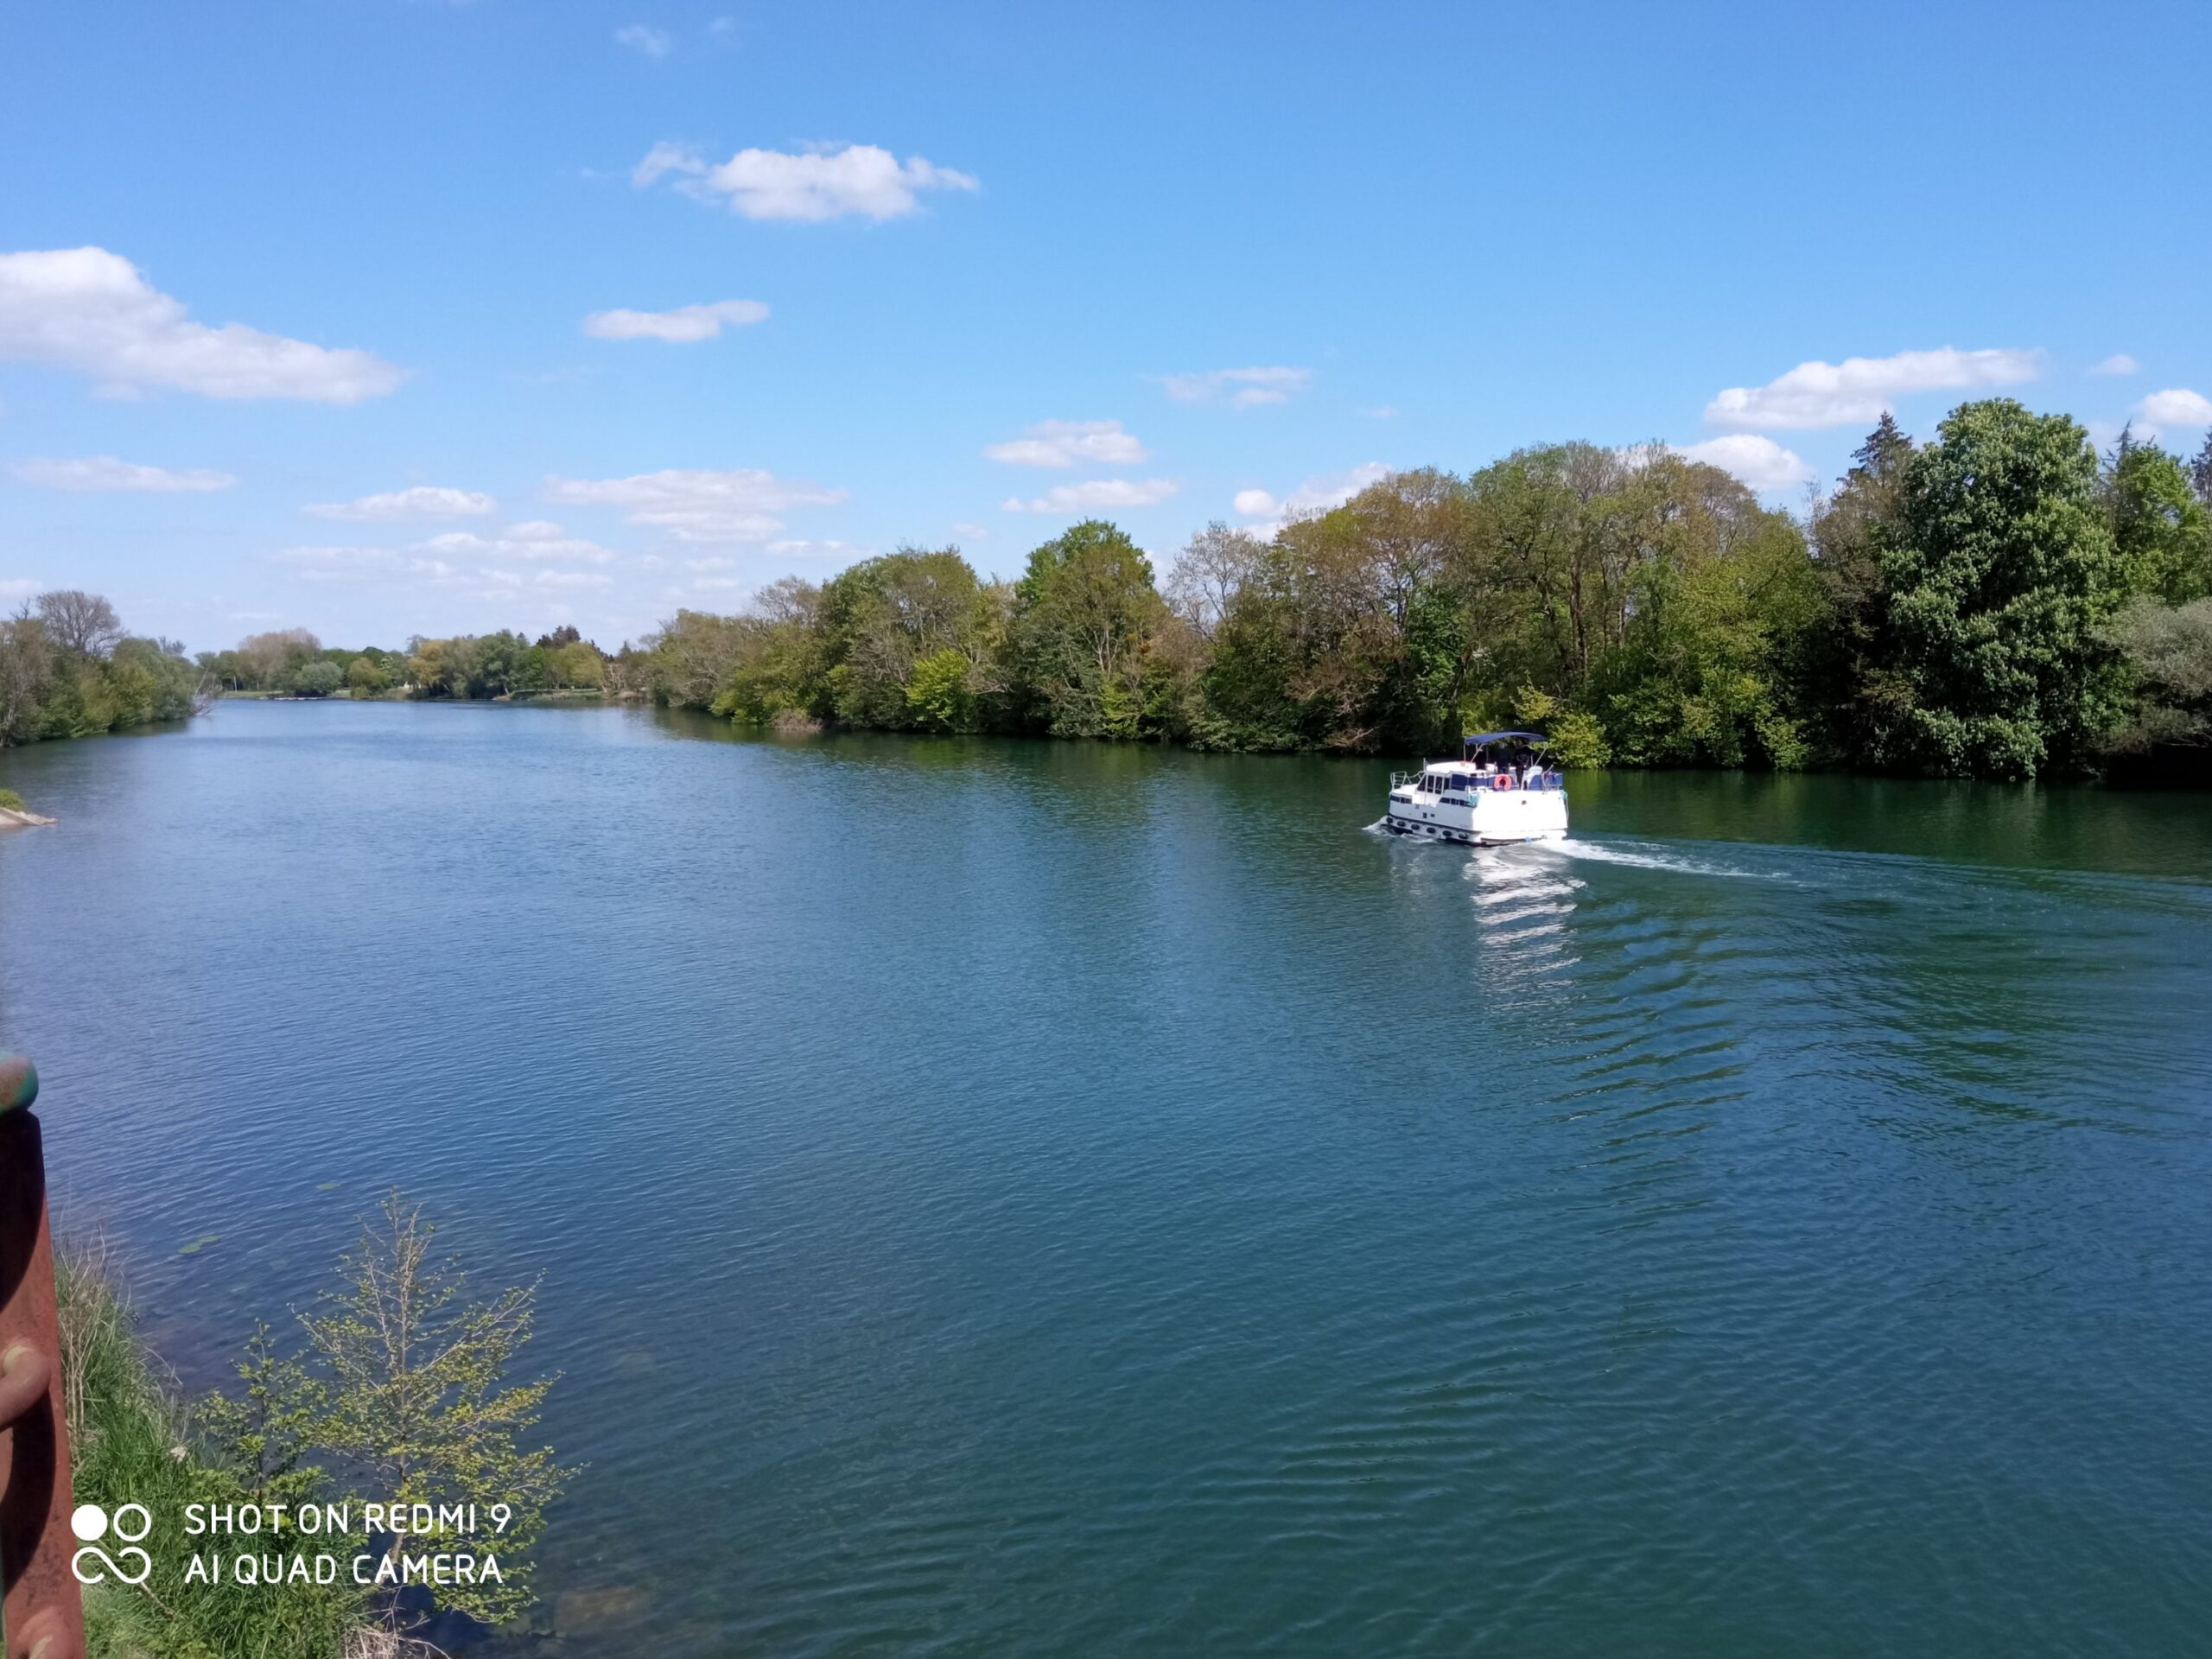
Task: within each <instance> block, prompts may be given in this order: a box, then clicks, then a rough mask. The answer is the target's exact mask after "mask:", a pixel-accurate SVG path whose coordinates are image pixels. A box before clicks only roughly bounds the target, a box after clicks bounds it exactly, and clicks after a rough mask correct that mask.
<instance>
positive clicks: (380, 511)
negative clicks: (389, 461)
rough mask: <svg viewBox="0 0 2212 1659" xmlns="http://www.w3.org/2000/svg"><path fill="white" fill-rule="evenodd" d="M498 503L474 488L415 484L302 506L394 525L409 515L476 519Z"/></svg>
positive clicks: (350, 519)
mask: <svg viewBox="0 0 2212 1659" xmlns="http://www.w3.org/2000/svg"><path fill="white" fill-rule="evenodd" d="M498 510H499V503H498V502H497V501H494V500H493V499H492V498H491V497H490V496H488V495H482V494H480V493H477V492H476V491H474V490H454V489H448V488H446V487H444V486H441V485H435V484H418V485H416V486H415V487H414V488H412V489H409V490H392V491H390V492H388V493H385V494H383V495H364V496H361V497H359V499H355V500H352V501H321V502H317V503H316V504H315V505H313V506H308V507H302V509H301V511H302V512H311V513H313V514H314V515H315V517H316V518H342V519H346V520H347V521H348V522H351V523H353V524H400V523H404V522H405V521H406V520H408V519H410V518H480V517H481V516H482V515H483V514H485V513H487V512H497V511H498Z"/></svg>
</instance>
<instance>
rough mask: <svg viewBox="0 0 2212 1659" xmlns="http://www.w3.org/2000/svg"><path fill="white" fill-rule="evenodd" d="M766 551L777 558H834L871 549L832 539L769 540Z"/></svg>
mask: <svg viewBox="0 0 2212 1659" xmlns="http://www.w3.org/2000/svg"><path fill="white" fill-rule="evenodd" d="M768 551H769V552H770V553H772V554H773V555H774V556H777V557H778V558H785V559H792V558H798V559H825V558H834V557H836V556H839V555H844V556H852V555H855V554H858V555H861V556H868V554H869V553H870V552H871V551H872V550H870V549H868V548H865V547H855V545H854V544H853V543H850V542H841V541H837V540H835V539H832V540H829V541H826V542H810V541H791V542H771V543H768Z"/></svg>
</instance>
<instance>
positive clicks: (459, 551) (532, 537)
mask: <svg viewBox="0 0 2212 1659" xmlns="http://www.w3.org/2000/svg"><path fill="white" fill-rule="evenodd" d="M421 550H422V551H423V552H425V553H435V554H437V555H439V556H444V557H453V558H464V557H477V558H493V559H530V560H569V561H572V562H574V563H580V564H611V563H613V561H614V560H615V559H616V558H617V557H618V555H617V554H616V553H615V552H614V550H613V549H612V548H606V547H601V545H600V544H599V543H597V542H592V541H586V540H585V539H584V538H583V537H579V536H571V535H569V533H568V532H567V531H564V530H563V529H562V528H561V526H560V525H558V524H554V523H552V522H551V521H550V520H549V519H544V518H532V519H530V520H528V521H526V522H525V523H523V524H510V525H508V526H507V528H506V530H505V531H504V532H502V533H501V534H499V535H497V536H479V535H478V534H477V533H476V532H475V531H470V530H449V531H446V532H445V533H444V534H442V535H439V536H433V537H430V538H429V540H428V541H426V542H423V543H421Z"/></svg>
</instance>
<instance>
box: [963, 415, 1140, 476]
mask: <svg viewBox="0 0 2212 1659" xmlns="http://www.w3.org/2000/svg"><path fill="white" fill-rule="evenodd" d="M983 454H985V455H987V456H988V457H989V458H990V459H991V460H993V461H1004V462H1006V463H1007V465H1008V466H1010V467H1072V466H1074V465H1075V464H1076V462H1077V461H1098V462H1101V463H1103V464H1104V465H1106V466H1109V467H1119V466H1128V465H1132V464H1134V463H1135V462H1137V461H1142V460H1143V459H1144V458H1145V450H1144V445H1142V444H1141V443H1139V442H1137V441H1136V439H1135V436H1134V435H1131V434H1129V433H1127V432H1124V431H1122V423H1120V422H1119V421H1039V423H1037V424H1036V425H1034V426H1033V427H1028V428H1027V429H1025V432H1024V435H1023V436H1021V437H1019V438H1015V439H1013V440H1012V441H1010V442H1006V443H995V444H992V445H991V446H990V447H989V448H987V449H985V450H984V451H983Z"/></svg>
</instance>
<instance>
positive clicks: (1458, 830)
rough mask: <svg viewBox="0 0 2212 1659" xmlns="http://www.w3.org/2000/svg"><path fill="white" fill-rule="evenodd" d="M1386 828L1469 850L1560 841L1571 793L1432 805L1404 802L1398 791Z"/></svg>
mask: <svg viewBox="0 0 2212 1659" xmlns="http://www.w3.org/2000/svg"><path fill="white" fill-rule="evenodd" d="M1383 827H1384V828H1385V829H1389V830H1390V831H1392V832H1393V833H1394V834H1396V835H1401V836H1417V837H1419V838H1421V839H1422V840H1425V841H1450V842H1459V843H1460V844H1462V845H1464V846H1469V847H1504V846H1510V845H1513V844H1515V843H1516V842H1528V841H1559V840H1562V839H1564V838H1565V836H1566V835H1567V791H1565V790H1558V789H1541V790H1539V789H1525V790H1524V789H1510V790H1496V791H1489V790H1484V791H1473V792H1472V793H1471V794H1469V795H1468V796H1466V797H1464V798H1462V797H1457V796H1452V795H1446V796H1445V797H1443V798H1440V799H1439V800H1436V801H1433V802H1431V801H1429V800H1428V799H1427V798H1423V797H1419V796H1416V797H1414V798H1410V799H1401V798H1399V797H1398V795H1397V794H1396V793H1395V792H1394V793H1393V795H1392V797H1391V800H1390V805H1389V811H1388V812H1387V813H1386V814H1385V815H1384V817H1383Z"/></svg>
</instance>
